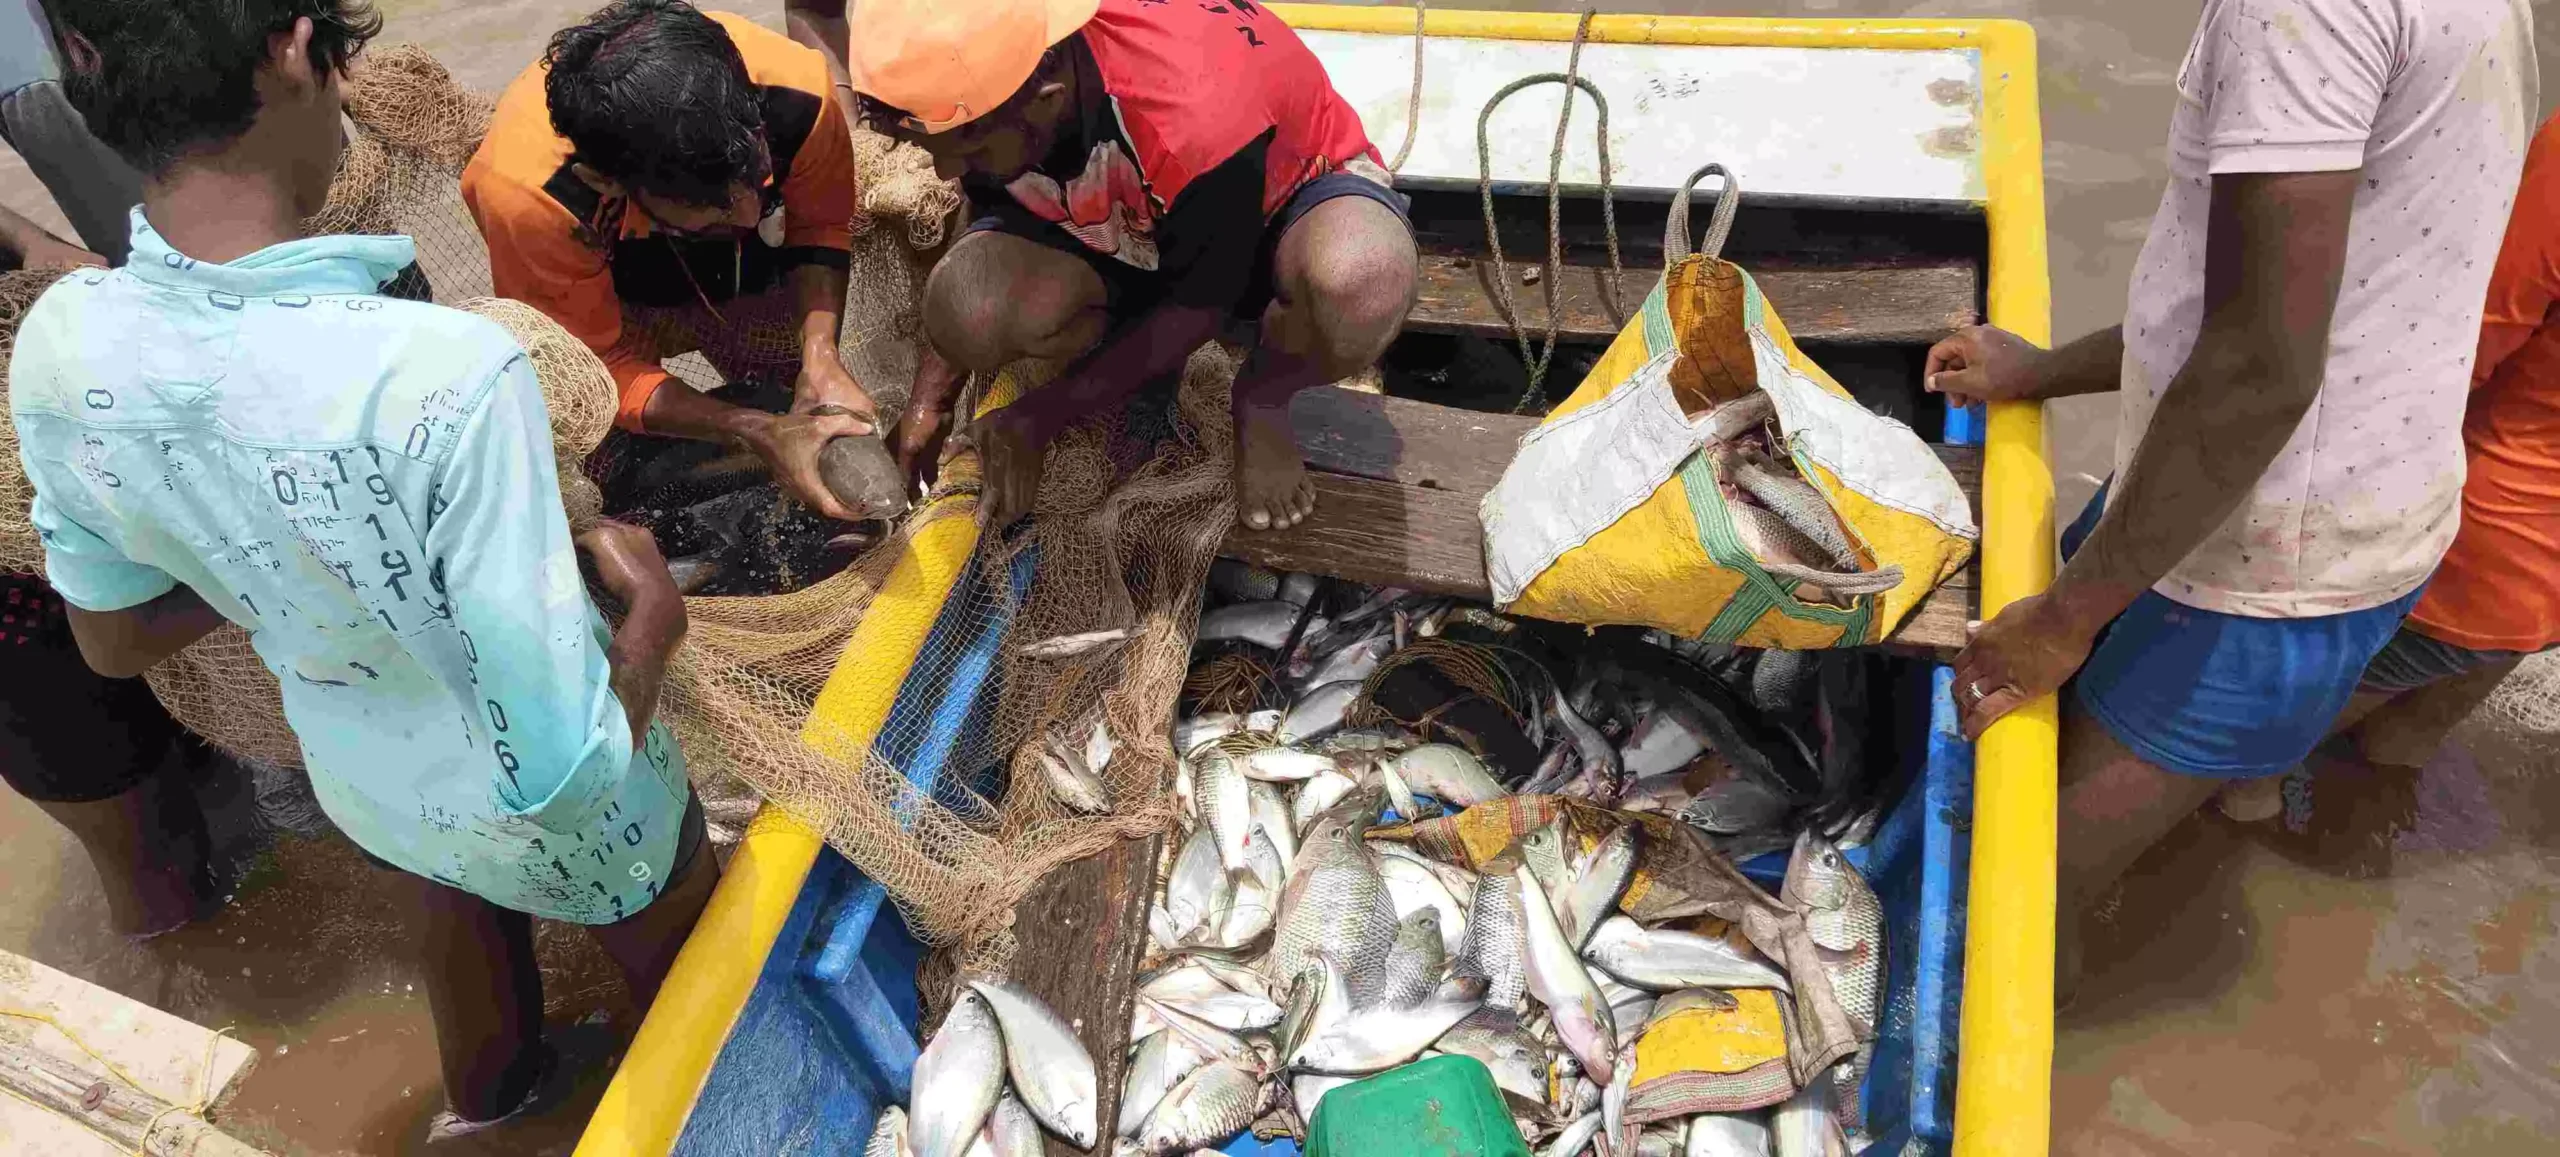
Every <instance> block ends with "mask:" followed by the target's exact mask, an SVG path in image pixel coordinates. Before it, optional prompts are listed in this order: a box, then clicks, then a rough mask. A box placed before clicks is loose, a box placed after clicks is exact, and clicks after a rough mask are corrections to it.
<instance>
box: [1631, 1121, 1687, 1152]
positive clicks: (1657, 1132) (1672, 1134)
mask: <svg viewBox="0 0 2560 1157" xmlns="http://www.w3.org/2000/svg"><path fill="white" fill-rule="evenodd" d="M1688 1138H1689V1134H1688V1131H1687V1130H1685V1129H1683V1128H1682V1127H1681V1126H1678V1125H1651V1126H1647V1127H1646V1128H1645V1131H1644V1132H1642V1133H1640V1134H1637V1136H1636V1146H1635V1149H1634V1151H1633V1157H1680V1150H1681V1147H1682V1146H1683V1145H1685V1144H1687V1142H1688Z"/></svg>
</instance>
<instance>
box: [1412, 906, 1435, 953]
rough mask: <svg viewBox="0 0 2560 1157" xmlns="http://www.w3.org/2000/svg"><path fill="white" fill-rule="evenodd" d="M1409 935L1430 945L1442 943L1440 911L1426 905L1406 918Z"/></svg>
mask: <svg viewBox="0 0 2560 1157" xmlns="http://www.w3.org/2000/svg"><path fill="white" fill-rule="evenodd" d="M1404 928H1405V932H1406V934H1407V935H1409V936H1411V937H1414V938H1416V939H1419V940H1426V941H1428V942H1430V943H1434V944H1436V943H1439V941H1440V910H1439V909H1437V908H1434V907H1432V906H1431V905H1429V904H1425V905H1423V906H1421V907H1419V908H1416V909H1414V910H1413V912H1412V913H1411V914H1410V915H1407V916H1406V917H1405V918H1404Z"/></svg>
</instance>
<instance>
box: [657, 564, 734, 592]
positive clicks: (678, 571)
mask: <svg viewBox="0 0 2560 1157" xmlns="http://www.w3.org/2000/svg"><path fill="white" fill-rule="evenodd" d="M727 573H729V563H728V561H727V560H725V559H722V558H720V557H719V556H718V555H716V554H697V555H688V556H686V557H684V558H671V559H668V560H667V577H669V578H672V579H674V580H676V593H677V594H680V595H690V594H699V593H701V591H702V589H703V588H704V587H707V586H710V585H711V584H712V582H713V580H716V579H718V578H719V577H720V576H722V575H724V574H727Z"/></svg>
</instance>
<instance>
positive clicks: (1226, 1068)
mask: <svg viewBox="0 0 2560 1157" xmlns="http://www.w3.org/2000/svg"><path fill="white" fill-rule="evenodd" d="M1270 1105H1271V1084H1270V1082H1269V1081H1268V1080H1266V1079H1264V1077H1263V1074H1262V1073H1261V1072H1260V1071H1258V1070H1256V1069H1255V1068H1253V1067H1252V1066H1249V1065H1241V1064H1237V1063H1235V1062H1233V1061H1217V1062H1213V1063H1211V1064H1207V1065H1202V1066H1201V1067H1199V1068H1197V1069H1194V1070H1192V1071H1191V1074H1190V1075H1189V1076H1186V1077H1184V1078H1182V1083H1181V1084H1178V1085H1175V1086H1174V1087H1173V1091H1171V1092H1168V1093H1166V1094H1165V1095H1164V1100H1163V1101H1161V1102H1160V1103H1158V1104H1157V1105H1156V1109H1155V1112H1154V1113H1152V1114H1149V1115H1148V1117H1147V1123H1146V1125H1145V1127H1144V1128H1142V1129H1141V1130H1140V1131H1139V1133H1138V1146H1139V1148H1140V1149H1141V1150H1143V1151H1144V1152H1146V1153H1148V1154H1150V1155H1160V1154H1169V1153H1179V1152H1187V1151H1189V1150H1190V1149H1192V1148H1195V1147H1197V1146H1202V1145H1216V1144H1221V1143H1224V1142H1225V1141H1226V1140H1227V1139H1228V1138H1230V1137H1233V1136H1235V1135H1236V1134H1238V1133H1240V1132H1243V1131H1244V1127H1245V1126H1247V1125H1250V1124H1252V1123H1253V1121H1254V1118H1256V1117H1259V1116H1261V1115H1262V1114H1263V1113H1264V1112H1266V1111H1268V1110H1269V1108H1270Z"/></svg>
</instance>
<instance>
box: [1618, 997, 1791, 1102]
mask: <svg viewBox="0 0 2560 1157" xmlns="http://www.w3.org/2000/svg"><path fill="white" fill-rule="evenodd" d="M1729 995H1731V996H1732V997H1733V999H1734V1007H1732V1008H1729V1009H1714V1008H1706V1007H1697V1008H1690V1009H1686V1010H1684V1011H1681V1012H1676V1013H1673V1014H1671V1015H1669V1016H1658V1017H1657V1018H1656V1019H1655V1020H1654V1021H1653V1022H1652V1023H1650V1024H1647V1025H1644V1026H1642V1027H1641V1028H1640V1029H1639V1030H1638V1032H1639V1035H1638V1036H1637V1037H1636V1049H1635V1052H1636V1072H1635V1078H1634V1083H1633V1085H1632V1086H1631V1087H1630V1089H1629V1090H1628V1093H1627V1108H1626V1114H1627V1119H1628V1120H1630V1121H1634V1122H1638V1123H1642V1122H1647V1121H1667V1120H1676V1119H1678V1118H1682V1117H1689V1116H1694V1115H1696V1114H1699V1113H1739V1112H1747V1111H1749V1110H1752V1109H1758V1108H1763V1107H1766V1106H1769V1105H1774V1104H1777V1103H1778V1102H1780V1101H1784V1100H1786V1099H1787V1098H1788V1097H1790V1096H1792V1095H1794V1093H1795V1091H1796V1086H1795V1080H1794V1078H1792V1077H1790V1076H1789V1075H1788V1072H1787V1030H1786V1024H1787V1014H1786V1011H1785V1009H1784V1008H1783V1007H1781V1005H1780V1003H1779V1000H1780V998H1779V996H1778V994H1777V993H1775V992H1772V991H1769V990H1768V989H1762V988H1738V989H1735V990H1733V991H1732V992H1731V993H1730V994H1729ZM1628 1027H1630V1028H1634V1027H1635V1026H1628Z"/></svg>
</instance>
